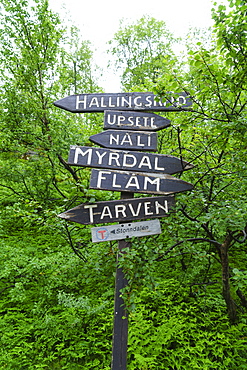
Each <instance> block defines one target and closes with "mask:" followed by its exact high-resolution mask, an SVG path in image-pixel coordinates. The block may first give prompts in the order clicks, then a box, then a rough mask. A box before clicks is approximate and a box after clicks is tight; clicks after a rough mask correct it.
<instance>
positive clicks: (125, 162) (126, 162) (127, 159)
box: [123, 154, 137, 167]
mask: <svg viewBox="0 0 247 370" xmlns="http://www.w3.org/2000/svg"><path fill="white" fill-rule="evenodd" d="M129 162H131V163H129ZM136 162H137V159H136V157H135V156H134V155H132V154H125V155H124V157H123V166H125V167H134V166H135V165H136Z"/></svg>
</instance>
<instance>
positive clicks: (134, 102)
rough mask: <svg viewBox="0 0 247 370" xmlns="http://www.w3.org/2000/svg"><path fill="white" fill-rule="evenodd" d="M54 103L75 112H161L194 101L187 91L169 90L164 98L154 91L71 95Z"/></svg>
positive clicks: (183, 106)
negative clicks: (175, 91)
mask: <svg viewBox="0 0 247 370" xmlns="http://www.w3.org/2000/svg"><path fill="white" fill-rule="evenodd" d="M54 105H55V106H57V107H59V108H62V109H65V110H68V111H69V112H73V113H86V112H104V111H105V110H112V109H113V110H127V111H128V110H135V111H157V112H161V111H179V110H184V109H187V108H189V107H190V106H191V105H192V102H191V100H190V98H189V96H188V95H187V94H186V93H185V92H181V93H169V92H167V93H166V97H165V98H164V99H163V100H158V99H157V97H156V96H155V95H154V94H153V93H149V92H148V93H143V92H138V93H137V92H133V93H119V94H116V93H115V94H106V93H103V94H102V93H97V94H78V95H70V96H67V97H66V98H63V99H61V100H57V101H56V102H55V103H54Z"/></svg>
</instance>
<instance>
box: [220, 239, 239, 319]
mask: <svg viewBox="0 0 247 370" xmlns="http://www.w3.org/2000/svg"><path fill="white" fill-rule="evenodd" d="M231 242H232V237H231V235H230V234H228V235H227V237H226V239H225V241H224V243H223V244H221V247H220V254H221V265H222V294H223V297H224V299H225V302H226V306H227V313H228V316H229V319H230V322H231V323H232V324H233V323H235V322H236V321H237V312H236V305H235V303H234V301H233V299H232V297H231V291H230V273H229V261H228V250H229V247H230V244H231Z"/></svg>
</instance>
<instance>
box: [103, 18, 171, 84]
mask: <svg viewBox="0 0 247 370" xmlns="http://www.w3.org/2000/svg"><path fill="white" fill-rule="evenodd" d="M176 41H177V40H176V39H175V38H174V37H173V36H172V34H171V33H170V32H169V31H168V30H167V28H166V25H165V22H163V21H157V20H156V19H154V18H152V17H149V16H144V17H142V18H141V19H140V20H139V21H137V22H136V23H133V24H129V25H125V24H124V22H123V21H122V23H121V25H120V29H119V31H118V32H117V33H116V34H115V36H114V39H113V40H112V41H110V42H109V44H110V52H111V53H112V54H113V55H114V56H115V58H116V66H117V68H121V70H122V71H123V72H122V84H123V87H124V88H125V89H126V91H128V90H129V89H135V88H138V89H139V90H141V91H146V90H148V89H150V88H151V89H152V88H153V86H154V85H155V84H156V83H157V81H158V79H159V77H160V74H161V73H162V71H163V72H164V69H165V68H166V67H167V68H170V67H171V65H173V64H174V60H176V59H177V58H176V57H175V54H174V52H173V50H172V46H173V44H174V43H175V42H176ZM148 91H149V90H148Z"/></svg>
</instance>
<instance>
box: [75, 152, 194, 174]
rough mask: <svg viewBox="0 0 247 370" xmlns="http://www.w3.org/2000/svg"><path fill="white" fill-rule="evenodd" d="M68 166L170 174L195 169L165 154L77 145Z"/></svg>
mask: <svg viewBox="0 0 247 370" xmlns="http://www.w3.org/2000/svg"><path fill="white" fill-rule="evenodd" d="M68 164H70V165H72V166H82V167H96V168H110V169H113V170H114V169H119V170H131V171H140V172H151V173H156V172H158V173H160V172H162V173H168V174H174V173H177V172H181V171H184V170H189V169H191V168H193V165H191V164H189V163H188V162H185V161H181V160H180V159H179V158H177V157H173V156H169V155H165V154H155V153H142V152H129V151H124V150H113V149H105V148H104V149H103V148H94V147H87V146H76V145H72V146H71V147H70V152H69V159H68Z"/></svg>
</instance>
